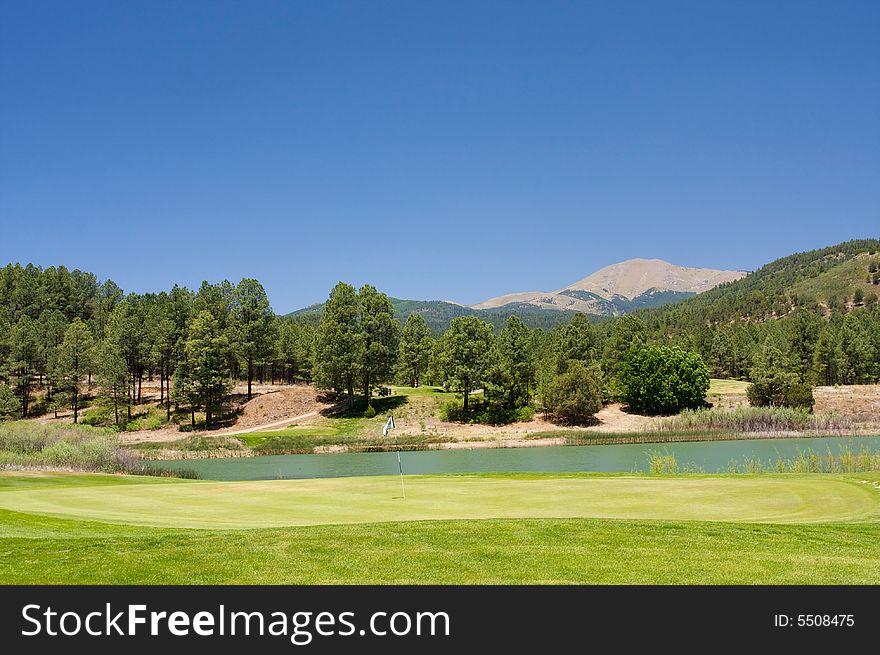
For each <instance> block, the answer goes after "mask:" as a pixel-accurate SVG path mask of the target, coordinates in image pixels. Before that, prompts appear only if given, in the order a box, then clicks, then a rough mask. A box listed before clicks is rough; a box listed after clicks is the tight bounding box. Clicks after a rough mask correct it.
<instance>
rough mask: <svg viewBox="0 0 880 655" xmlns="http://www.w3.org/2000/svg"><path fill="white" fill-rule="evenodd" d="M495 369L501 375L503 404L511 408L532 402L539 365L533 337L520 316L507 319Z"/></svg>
mask: <svg viewBox="0 0 880 655" xmlns="http://www.w3.org/2000/svg"><path fill="white" fill-rule="evenodd" d="M496 344H497V354H498V357H497V360H496V366H497V368H498V370H499V372H500V379H501V381H502V383H501V386H502V388H503V394H504V404H505V405H506V406H507V407H509V408H511V409H514V408H518V407H524V406H526V405H530V404H531V403H532V388H533V387H534V384H535V369H536V362H535V356H534V352H533V351H532V334H531V331H530V330H529V328H527V327H526V326H525V324H524V323H523V322H522V320H520V318H519V317H517V316H511V317H510V318H508V319H507V322H506V323H505V324H504V327H503V328H502V329H501V333H500V334H499V335H498V339H497V340H496Z"/></svg>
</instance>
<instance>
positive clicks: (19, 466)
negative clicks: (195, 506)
mask: <svg viewBox="0 0 880 655" xmlns="http://www.w3.org/2000/svg"><path fill="white" fill-rule="evenodd" d="M0 470H18V471H21V470H53V471H75V472H87V473H125V474H128V475H152V476H160V477H182V478H196V477H198V475H197V474H196V473H195V472H194V471H188V470H182V471H178V470H171V469H163V468H162V467H156V466H152V465H151V466H147V465H145V464H144V463H143V462H142V461H141V457H140V456H139V455H138V453H137V452H134V451H132V450H129V449H126V448H122V447H120V445H119V442H118V440H117V437H116V435H115V434H113V433H112V432H110V431H108V430H103V429H99V428H92V427H89V426H84V425H72V424H65V425H58V424H45V423H34V422H29V421H28V422H26V421H14V422H11V423H2V424H0Z"/></svg>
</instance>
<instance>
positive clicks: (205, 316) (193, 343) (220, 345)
mask: <svg viewBox="0 0 880 655" xmlns="http://www.w3.org/2000/svg"><path fill="white" fill-rule="evenodd" d="M229 350H230V344H229V337H228V336H227V335H226V334H225V333H224V332H223V330H221V328H220V322H219V321H218V320H217V319H216V318H214V316H213V315H212V314H211V312H209V311H207V310H206V311H202V312H199V313H198V314H197V315H196V317H195V318H194V319H193V320H192V323H191V324H190V326H189V336H188V337H187V339H186V343H185V345H184V352H185V355H186V362H187V366H188V369H189V370H188V376H189V377H190V379H191V381H192V387H193V395H194V396H195V397H197V398H198V399H199V400H200V402H201V404H202V406H203V407H204V408H205V425H206V426H208V427H210V426H211V424H212V422H213V417H214V409H215V408H216V407H217V406H218V405H219V403H220V402H221V401H222V400H223V397H224V396H225V395H226V394H227V393H228V392H229V391H230V389H231V384H230V372H229V365H228V364H229Z"/></svg>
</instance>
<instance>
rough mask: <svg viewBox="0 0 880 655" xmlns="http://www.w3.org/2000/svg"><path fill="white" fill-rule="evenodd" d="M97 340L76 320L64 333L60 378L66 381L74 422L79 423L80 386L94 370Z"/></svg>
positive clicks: (60, 352) (60, 354)
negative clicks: (93, 361) (92, 369)
mask: <svg viewBox="0 0 880 655" xmlns="http://www.w3.org/2000/svg"><path fill="white" fill-rule="evenodd" d="M94 348H95V340H94V338H93V337H92V331H91V330H90V329H89V328H88V326H87V325H86V324H85V323H83V322H82V320H81V319H79V318H75V319H73V322H72V323H71V324H70V325H69V326H68V327H67V330H66V331H65V332H64V341H63V342H62V343H61V347H60V348H59V355H58V364H57V365H58V367H59V378H60V379H61V380H63V381H64V389H65V391H66V393H67V395H68V397H69V398H70V407H71V409H72V410H73V422H74V423H77V422H79V410H80V403H81V398H82V396H81V394H80V385H81V384H82V383H83V381H84V378H85V377H86V376H87V375H88V372H89V371H90V370H91V368H92V360H93V357H94Z"/></svg>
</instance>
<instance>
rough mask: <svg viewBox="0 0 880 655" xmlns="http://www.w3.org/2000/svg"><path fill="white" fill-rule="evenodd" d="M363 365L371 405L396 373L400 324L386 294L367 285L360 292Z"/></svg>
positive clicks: (364, 386)
mask: <svg viewBox="0 0 880 655" xmlns="http://www.w3.org/2000/svg"><path fill="white" fill-rule="evenodd" d="M358 305H359V312H360V325H361V333H362V335H363V363H362V365H361V379H362V382H363V391H364V401H365V402H366V404H367V405H369V404H370V397H371V395H372V391H373V386H374V385H375V384H379V383H382V382H385V381H387V380H388V379H390V378H391V376H392V375H393V373H394V365H395V363H396V362H397V352H398V345H399V343H400V323H398V322H397V319H396V318H394V306H393V305H392V304H391V301H390V300H389V299H388V296H386V295H385V294H384V293H381V292H380V291H378V290H377V289H376V287H374V286H372V285H369V284H365V285H364V286H362V287H361V290H360V291H359V292H358Z"/></svg>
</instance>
